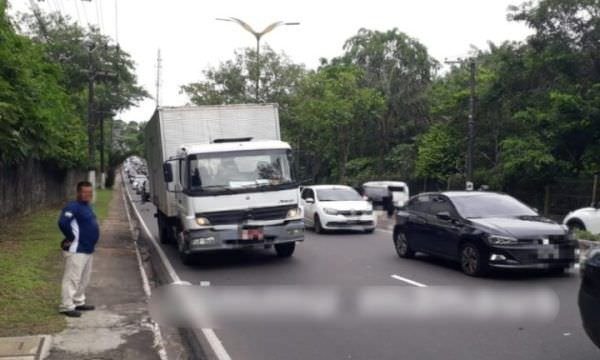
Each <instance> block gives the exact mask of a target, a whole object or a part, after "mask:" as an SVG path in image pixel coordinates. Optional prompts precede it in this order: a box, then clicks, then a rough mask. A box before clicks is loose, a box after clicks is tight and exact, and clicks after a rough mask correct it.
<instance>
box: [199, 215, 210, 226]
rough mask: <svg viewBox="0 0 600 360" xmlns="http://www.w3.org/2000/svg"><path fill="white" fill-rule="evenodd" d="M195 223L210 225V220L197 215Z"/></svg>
mask: <svg viewBox="0 0 600 360" xmlns="http://www.w3.org/2000/svg"><path fill="white" fill-rule="evenodd" d="M196 224H198V225H200V226H207V225H210V221H209V220H208V219H207V218H205V217H197V218H196Z"/></svg>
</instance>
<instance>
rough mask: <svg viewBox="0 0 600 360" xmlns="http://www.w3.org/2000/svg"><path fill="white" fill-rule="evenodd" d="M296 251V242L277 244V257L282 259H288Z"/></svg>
mask: <svg viewBox="0 0 600 360" xmlns="http://www.w3.org/2000/svg"><path fill="white" fill-rule="evenodd" d="M295 249H296V243H295V242H289V243H283V244H275V252H276V253H277V256H278V257H280V258H286V257H290V256H292V254H294V250H295Z"/></svg>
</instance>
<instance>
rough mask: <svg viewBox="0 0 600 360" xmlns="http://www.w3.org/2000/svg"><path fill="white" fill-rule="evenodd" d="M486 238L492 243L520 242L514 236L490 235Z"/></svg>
mask: <svg viewBox="0 0 600 360" xmlns="http://www.w3.org/2000/svg"><path fill="white" fill-rule="evenodd" d="M486 240H487V242H488V244H490V245H514V244H516V243H518V242H519V240H517V239H515V238H514V237H510V236H502V235H490V236H488V237H487V239H486Z"/></svg>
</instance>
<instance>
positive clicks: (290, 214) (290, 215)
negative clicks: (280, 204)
mask: <svg viewBox="0 0 600 360" xmlns="http://www.w3.org/2000/svg"><path fill="white" fill-rule="evenodd" d="M301 214H302V212H301V210H300V208H293V209H289V210H288V212H287V215H286V216H285V217H286V218H288V219H292V218H297V217H300V215H301Z"/></svg>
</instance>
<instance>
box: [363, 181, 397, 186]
mask: <svg viewBox="0 0 600 360" xmlns="http://www.w3.org/2000/svg"><path fill="white" fill-rule="evenodd" d="M363 186H407V185H406V183H405V182H403V181H369V182H366V183H364V184H363Z"/></svg>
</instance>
